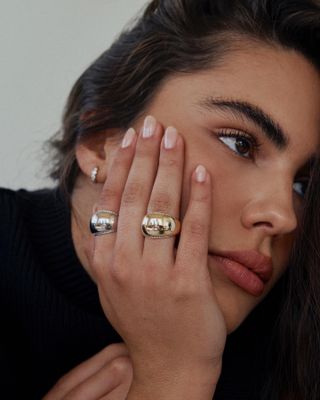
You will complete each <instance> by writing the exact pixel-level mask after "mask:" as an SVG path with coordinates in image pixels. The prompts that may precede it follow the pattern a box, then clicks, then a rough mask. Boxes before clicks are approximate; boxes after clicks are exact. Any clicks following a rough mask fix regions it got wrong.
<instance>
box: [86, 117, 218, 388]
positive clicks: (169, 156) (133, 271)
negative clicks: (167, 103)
mask: <svg viewBox="0 0 320 400" xmlns="http://www.w3.org/2000/svg"><path fill="white" fill-rule="evenodd" d="M149 121H150V118H149ZM168 131H169V134H170V132H171V133H172V136H173V137H174V136H175V133H174V130H173V129H172V128H171V129H169V130H168ZM131 135H132V131H131ZM168 141H169V135H168V136H167V139H166V140H164V138H163V128H162V126H161V125H160V124H159V123H156V127H155V132H154V134H153V136H151V137H148V138H143V137H142V134H141V132H140V135H139V137H138V138H137V136H136V135H135V136H134V138H133V142H132V144H131V145H130V146H128V147H125V148H122V147H119V149H118V150H117V151H116V154H115V157H114V160H113V163H112V165H111V167H110V170H109V173H108V178H107V179H106V182H105V184H104V187H103V189H102V193H101V197H100V199H99V202H98V203H97V204H96V205H95V207H94V210H93V211H96V210H99V209H106V210H112V211H115V212H119V219H118V228H117V233H116V234H108V235H102V236H96V237H95V239H94V250H93V255H92V259H91V269H92V271H93V273H94V275H95V279H96V281H97V285H98V289H99V295H100V301H101V304H102V307H103V309H104V312H105V314H106V316H107V318H108V319H109V321H110V322H111V324H112V325H113V327H114V328H115V329H116V330H117V331H118V333H119V334H120V335H121V336H122V338H123V340H124V341H125V342H126V344H127V346H128V349H129V353H130V357H131V359H132V362H133V369H134V376H135V379H137V378H139V379H141V380H144V379H145V381H146V382H148V384H150V382H151V381H152V380H153V379H157V376H161V378H159V379H161V380H162V382H163V380H166V379H167V380H170V379H171V376H172V373H173V371H174V376H175V379H176V380H177V379H179V378H177V377H178V376H179V375H180V376H181V380H184V379H185V378H186V375H187V374H189V375H190V374H195V371H196V370H197V369H198V370H199V371H200V370H201V371H208V376H212V373H213V371H214V370H215V371H219V372H218V373H217V375H219V373H220V366H221V359H222V353H223V350H224V346H225V340H226V326H225V321H224V318H223V315H222V313H221V310H220V308H219V306H218V303H217V301H216V297H215V294H214V291H213V287H212V284H211V280H210V275H209V271H208V267H207V254H208V236H209V230H210V221H211V190H212V189H211V180H210V176H209V174H208V173H207V174H206V175H205V177H204V181H201V179H200V181H201V182H199V181H197V179H196V174H195V173H193V174H192V177H191V181H190V185H191V192H190V200H189V204H188V209H187V211H186V214H185V216H184V219H183V222H182V229H181V235H180V241H179V245H178V248H177V251H176V254H175V248H174V246H175V238H167V239H150V238H144V237H143V235H142V233H141V228H140V226H141V221H142V219H143V216H144V215H145V214H146V212H163V213H166V214H169V215H172V216H175V217H178V218H179V210H180V197H181V187H182V178H183V161H184V149H183V147H184V143H183V139H182V137H181V136H180V135H178V136H177V141H176V145H175V146H174V147H173V148H170V149H166V148H165V146H164V144H165V142H166V143H168ZM201 171H202V172H203V169H201V168H200V172H201ZM204 171H205V170H204ZM199 178H201V176H200V177H199ZM147 210H148V211H147ZM188 378H189V377H188ZM217 379H218V378H217ZM215 383H216V382H215Z"/></svg>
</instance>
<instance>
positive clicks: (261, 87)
mask: <svg viewBox="0 0 320 400" xmlns="http://www.w3.org/2000/svg"><path fill="white" fill-rule="evenodd" d="M159 96H160V99H159V100H160V104H162V106H163V104H165V107H167V108H171V110H172V109H173V110H175V112H176V113H177V114H179V113H180V115H181V114H183V112H184V111H183V109H185V110H186V109H189V108H188V107H189V106H190V104H191V103H192V104H193V105H195V104H198V103H199V102H200V103H201V102H203V100H205V99H206V98H210V97H211V98H212V97H215V98H219V97H222V98H228V99H234V100H241V101H244V102H247V103H250V104H253V105H255V106H257V107H259V108H260V109H261V110H263V111H264V112H265V113H266V114H268V115H270V116H272V119H273V120H274V121H275V122H276V123H277V124H279V126H281V127H282V128H283V131H284V132H286V133H287V135H288V137H289V139H291V140H290V142H291V143H292V144H293V146H294V145H295V144H296V145H298V146H301V143H302V142H301V139H302V138H303V139H304V141H303V143H304V144H306V146H307V147H308V149H307V148H306V151H308V152H310V151H311V148H313V149H314V151H317V150H319V143H320V75H319V71H318V70H317V69H316V68H315V67H314V66H313V65H312V64H311V63H310V62H309V61H308V60H307V59H306V58H305V57H304V56H302V55H301V54H300V53H298V52H296V51H294V50H286V49H283V48H281V49H280V48H275V47H269V46H261V44H260V45H257V44H256V45H255V44H248V45H247V46H244V47H243V48H241V49H239V50H236V51H232V52H230V53H229V54H228V55H227V56H226V57H225V58H224V60H223V62H221V63H220V64H219V65H218V66H217V67H214V68H211V69H208V70H205V71H201V72H193V73H190V74H187V75H175V76H172V77H171V78H170V79H169V80H168V81H167V82H166V83H165V85H164V86H163V90H162V91H160V93H159ZM162 106H161V105H160V107H162ZM190 112H191V110H190ZM296 139H297V140H296Z"/></svg>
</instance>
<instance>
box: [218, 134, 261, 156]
mask: <svg viewBox="0 0 320 400" xmlns="http://www.w3.org/2000/svg"><path fill="white" fill-rule="evenodd" d="M218 138H219V140H220V141H221V142H222V143H223V144H225V145H226V146H227V147H229V149H230V150H232V151H233V152H234V153H236V154H238V155H239V156H240V157H243V158H248V159H251V158H253V155H254V150H257V149H258V148H259V146H260V145H259V144H258V143H256V141H255V139H254V138H252V139H251V137H247V135H244V134H240V133H236V132H235V133H231V132H226V133H220V134H219V135H218Z"/></svg>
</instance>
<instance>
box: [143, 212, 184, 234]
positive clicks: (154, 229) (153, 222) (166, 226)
mask: <svg viewBox="0 0 320 400" xmlns="http://www.w3.org/2000/svg"><path fill="white" fill-rule="evenodd" d="M141 230H142V233H143V235H144V236H146V237H150V238H153V239H164V238H168V237H171V236H174V235H177V234H178V233H179V232H180V221H179V220H178V219H176V218H174V217H171V216H170V215H167V214H162V213H151V214H146V215H145V216H144V218H143V220H142V224H141Z"/></svg>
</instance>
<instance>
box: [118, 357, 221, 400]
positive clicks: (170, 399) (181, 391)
mask: <svg viewBox="0 0 320 400" xmlns="http://www.w3.org/2000/svg"><path fill="white" fill-rule="evenodd" d="M220 373H221V364H219V365H216V366H214V367H212V366H211V367H210V368H203V367H201V368H197V367H195V366H194V365H193V366H190V368H186V367H184V368H180V369H177V368H174V369H172V368H168V367H165V366H164V367H163V368H159V369H157V370H155V369H153V368H152V369H149V368H148V365H145V368H144V371H139V372H138V373H135V369H133V381H132V384H131V387H130V390H129V393H128V396H127V398H126V400H180V399H181V400H185V399H186V398H187V399H188V400H189V399H190V400H212V398H213V395H214V392H215V389H216V385H217V383H218V380H219V377H220Z"/></svg>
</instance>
